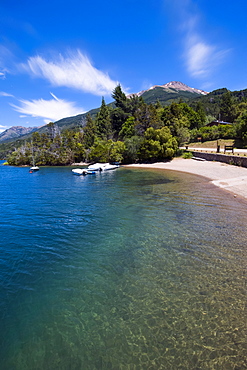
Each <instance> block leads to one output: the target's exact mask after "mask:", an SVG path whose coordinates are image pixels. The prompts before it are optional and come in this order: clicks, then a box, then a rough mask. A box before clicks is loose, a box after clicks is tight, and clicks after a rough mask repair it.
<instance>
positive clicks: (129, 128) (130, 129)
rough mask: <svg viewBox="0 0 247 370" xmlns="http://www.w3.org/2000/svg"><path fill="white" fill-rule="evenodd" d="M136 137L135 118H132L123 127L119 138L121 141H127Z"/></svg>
mask: <svg viewBox="0 0 247 370" xmlns="http://www.w3.org/2000/svg"><path fill="white" fill-rule="evenodd" d="M134 135H135V118H134V117H133V116H131V117H129V118H128V119H127V120H126V121H125V123H124V124H123V125H122V128H121V131H120V132H119V137H120V138H121V139H126V138H129V137H131V136H134Z"/></svg>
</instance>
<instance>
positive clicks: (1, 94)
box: [0, 91, 14, 98]
mask: <svg viewBox="0 0 247 370" xmlns="http://www.w3.org/2000/svg"><path fill="white" fill-rule="evenodd" d="M0 96H6V97H11V98H14V95H12V94H9V93H6V92H4V91H0Z"/></svg>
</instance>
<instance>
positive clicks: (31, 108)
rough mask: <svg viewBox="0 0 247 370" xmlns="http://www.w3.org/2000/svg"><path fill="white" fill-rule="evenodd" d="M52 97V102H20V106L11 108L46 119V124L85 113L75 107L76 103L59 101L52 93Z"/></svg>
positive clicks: (41, 100)
mask: <svg viewBox="0 0 247 370" xmlns="http://www.w3.org/2000/svg"><path fill="white" fill-rule="evenodd" d="M51 95H52V97H53V99H51V100H43V99H38V100H19V103H20V105H19V106H17V105H14V104H11V106H12V107H13V108H14V109H15V110H16V111H17V112H19V113H21V114H24V115H29V116H32V117H40V118H44V122H45V123H47V122H50V121H57V120H59V119H62V118H64V117H71V116H76V115H77V114H80V113H84V112H85V111H84V109H83V108H81V107H77V106H75V103H73V102H69V101H66V100H62V99H59V98H57V97H56V96H55V95H54V94H52V93H51Z"/></svg>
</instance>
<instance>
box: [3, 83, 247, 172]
mask: <svg viewBox="0 0 247 370" xmlns="http://www.w3.org/2000/svg"><path fill="white" fill-rule="evenodd" d="M245 92H246V91H245V90H244V94H243V93H242V94H240V93H239V92H238V93H232V92H230V91H228V90H227V89H220V90H216V91H214V92H212V93H210V94H208V95H207V96H205V97H202V98H197V99H194V100H192V101H190V102H184V101H182V100H180V101H179V102H172V103H171V104H170V105H168V106H162V105H161V103H160V102H159V101H158V100H157V101H156V102H155V103H150V104H148V103H146V102H144V100H143V98H142V97H138V96H137V95H133V96H130V97H127V96H126V95H125V93H124V92H123V91H122V89H121V86H120V85H118V86H117V87H116V88H115V90H114V91H113V93H112V97H113V99H114V104H110V105H106V103H105V100H104V98H102V103H101V107H100V109H99V110H98V112H97V114H96V116H95V117H92V116H91V115H90V114H87V116H86V119H85V124H84V125H83V126H81V127H79V126H78V127H77V128H74V129H73V130H68V129H66V130H61V128H59V126H58V125H57V124H56V123H52V122H51V123H49V124H48V125H47V128H46V132H43V133H39V132H34V133H33V134H32V136H31V137H30V139H27V140H26V141H25V142H23V143H22V145H21V146H20V147H15V149H14V151H13V152H12V153H11V154H10V155H8V157H7V161H8V163H9V164H10V165H31V164H33V163H35V164H36V165H38V166H42V165H70V164H72V163H75V162H96V161H99V162H122V163H133V162H136V161H139V162H142V161H154V160H166V159H171V158H172V157H174V156H175V155H177V153H178V148H179V146H180V145H182V144H185V143H189V142H193V141H197V139H198V137H200V138H201V140H203V141H206V140H215V139H219V138H225V139H229V138H231V139H234V140H236V141H238V143H240V145H241V146H246V145H247V97H246V94H245ZM219 118H220V120H221V121H226V122H230V123H232V124H231V125H229V124H222V125H219V126H212V127H209V126H207V124H208V123H209V122H211V121H213V120H215V119H219Z"/></svg>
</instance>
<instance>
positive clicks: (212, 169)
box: [128, 158, 247, 199]
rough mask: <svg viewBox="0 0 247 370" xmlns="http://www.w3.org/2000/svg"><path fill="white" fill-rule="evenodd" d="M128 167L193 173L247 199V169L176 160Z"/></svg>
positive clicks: (218, 163) (223, 164) (221, 164)
mask: <svg viewBox="0 0 247 370" xmlns="http://www.w3.org/2000/svg"><path fill="white" fill-rule="evenodd" d="M128 167H136V168H138V167H139V168H157V169H164V170H172V171H179V172H186V173H191V174H194V175H198V176H203V177H205V178H208V179H209V182H211V183H213V184H214V185H216V186H218V187H220V188H222V189H225V190H227V191H230V192H231V193H233V194H234V196H235V197H237V196H238V197H243V198H245V199H247V168H244V167H237V166H232V165H229V164H225V163H221V162H211V161H199V160H194V159H183V158H175V159H173V160H172V161H170V162H157V163H152V164H132V165H129V166H128Z"/></svg>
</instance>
